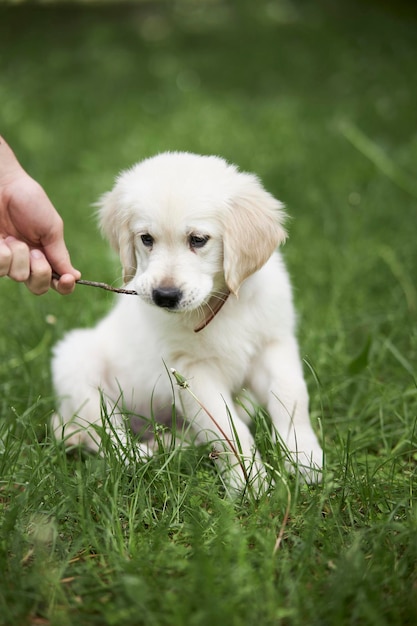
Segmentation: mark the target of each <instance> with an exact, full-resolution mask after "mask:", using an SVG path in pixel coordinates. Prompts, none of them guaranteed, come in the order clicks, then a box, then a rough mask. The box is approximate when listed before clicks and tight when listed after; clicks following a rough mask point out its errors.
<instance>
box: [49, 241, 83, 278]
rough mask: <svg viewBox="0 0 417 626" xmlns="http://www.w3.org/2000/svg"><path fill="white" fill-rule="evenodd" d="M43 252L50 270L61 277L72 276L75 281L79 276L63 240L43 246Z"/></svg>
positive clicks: (79, 273)
mask: <svg viewBox="0 0 417 626" xmlns="http://www.w3.org/2000/svg"><path fill="white" fill-rule="evenodd" d="M43 252H44V254H45V256H46V258H47V259H48V262H49V264H50V266H51V267H52V269H53V270H54V271H55V272H56V273H57V274H59V275H60V276H62V275H63V274H72V275H73V276H74V278H75V280H78V279H79V278H80V276H81V272H79V271H78V270H77V269H75V268H74V267H73V265H72V263H71V259H70V255H69V252H68V250H67V247H66V245H65V242H64V240H63V239H59V240H57V241H53V242H51V243H49V244H47V245H44V246H43Z"/></svg>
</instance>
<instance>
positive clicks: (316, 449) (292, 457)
mask: <svg viewBox="0 0 417 626" xmlns="http://www.w3.org/2000/svg"><path fill="white" fill-rule="evenodd" d="M288 456H289V458H288V460H287V462H286V467H287V469H288V470H289V471H291V472H294V471H298V472H299V473H300V475H301V477H302V478H303V480H304V481H305V482H306V483H307V484H309V485H314V484H318V483H321V481H322V479H323V450H322V449H321V447H320V446H319V444H318V443H317V442H315V441H314V442H310V445H304V446H303V447H302V448H300V449H298V450H296V451H295V452H294V451H289V453H288Z"/></svg>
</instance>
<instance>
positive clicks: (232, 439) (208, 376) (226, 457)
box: [174, 364, 266, 493]
mask: <svg viewBox="0 0 417 626" xmlns="http://www.w3.org/2000/svg"><path fill="white" fill-rule="evenodd" d="M187 371H189V372H190V375H189V378H187V377H186V373H187ZM174 372H175V373H174V375H175V377H176V382H177V383H178V386H177V390H178V391H177V396H178V400H179V402H180V403H181V405H182V408H183V411H184V415H185V417H186V418H187V420H188V421H189V422H190V423H191V425H192V426H193V428H194V430H195V431H196V435H197V439H198V441H200V442H201V443H207V442H210V443H212V444H213V458H215V459H216V461H217V462H219V463H220V465H221V467H222V469H225V470H226V476H227V478H226V481H227V483H228V486H230V488H231V489H232V490H233V491H242V489H244V488H245V487H246V486H250V488H252V489H253V490H254V491H255V493H259V492H260V491H262V490H263V489H264V488H265V486H266V477H265V470H264V467H263V465H262V462H261V460H260V457H259V454H258V453H257V451H256V450H255V446H254V440H253V437H252V435H251V433H250V431H249V428H248V426H247V425H246V424H245V423H244V422H243V421H242V420H241V418H240V417H239V416H238V414H237V411H236V408H235V405H234V401H233V397H232V394H231V393H230V391H229V389H228V388H227V387H226V386H225V384H224V382H223V381H221V380H219V378H218V373H216V372H215V371H213V370H212V369H210V368H207V366H206V365H203V364H202V365H201V366H200V367H198V366H197V367H196V366H195V365H193V366H192V367H186V366H184V365H181V364H179V366H178V370H174Z"/></svg>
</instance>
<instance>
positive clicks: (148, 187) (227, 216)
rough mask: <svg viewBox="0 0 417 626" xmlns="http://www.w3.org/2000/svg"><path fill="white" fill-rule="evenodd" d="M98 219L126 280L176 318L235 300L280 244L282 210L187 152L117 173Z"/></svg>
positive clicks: (250, 178) (214, 162) (228, 172)
mask: <svg viewBox="0 0 417 626" xmlns="http://www.w3.org/2000/svg"><path fill="white" fill-rule="evenodd" d="M99 215H100V221H101V226H102V230H103V232H104V233H105V235H106V236H107V237H108V238H109V240H110V243H111V244H112V245H113V247H114V248H115V249H116V251H117V252H118V253H119V255H120V258H121V262H122V266H123V277H124V281H125V282H130V283H131V284H132V285H133V286H134V287H135V289H136V290H137V291H138V293H139V294H140V295H141V296H142V297H143V298H144V299H145V300H147V301H148V302H151V303H153V304H157V305H158V306H161V307H165V308H167V309H170V310H175V311H186V310H188V311H189V310H194V309H197V308H199V307H201V306H202V305H204V304H207V302H208V300H209V298H211V297H213V295H214V296H215V295H216V294H217V295H218V296H219V297H221V295H222V294H224V293H225V292H227V290H230V291H231V292H232V293H234V294H237V293H238V291H239V288H240V286H241V284H242V283H243V281H244V280H245V279H246V278H248V277H249V276H250V275H251V274H253V273H254V272H256V271H257V270H259V269H260V268H261V267H262V266H263V265H264V264H265V263H266V261H267V260H268V259H269V257H270V256H271V255H272V253H273V252H274V250H275V248H276V247H277V246H278V245H279V244H280V243H282V242H283V241H284V240H285V237H286V233H285V230H284V228H283V221H284V211H283V207H282V205H281V203H280V202H279V201H278V200H276V199H275V198H274V197H273V196H271V195H270V194H269V193H268V192H267V191H265V189H264V188H263V187H262V185H261V183H260V182H259V180H258V178H257V177H256V176H254V175H253V174H247V173H243V172H239V171H238V170H237V168H236V167H235V166H233V165H229V164H227V163H226V162H225V161H224V160H223V159H220V158H218V157H207V156H198V155H194V154H189V153H179V152H173V153H163V154H160V155H158V156H156V157H153V158H150V159H146V160H145V161H142V162H141V163H139V164H138V165H136V166H134V167H133V168H132V169H130V170H127V171H125V172H122V174H121V175H120V176H119V177H118V178H117V180H116V184H115V186H114V188H113V190H112V191H110V192H109V193H107V194H105V195H104V196H103V197H102V198H101V200H100V202H99Z"/></svg>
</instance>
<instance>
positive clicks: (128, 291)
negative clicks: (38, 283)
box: [52, 272, 138, 296]
mask: <svg viewBox="0 0 417 626" xmlns="http://www.w3.org/2000/svg"><path fill="white" fill-rule="evenodd" d="M52 278H55V279H56V280H59V279H60V278H61V277H60V276H59V274H56V273H55V272H52ZM75 282H76V283H77V285H87V287H99V288H100V289H105V290H106V291H112V292H113V293H124V294H127V295H128V296H137V295H138V292H137V291H133V289H118V288H117V287H112V286H111V285H108V284H107V283H98V282H96V281H94V280H82V279H80V280H76V281H75Z"/></svg>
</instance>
